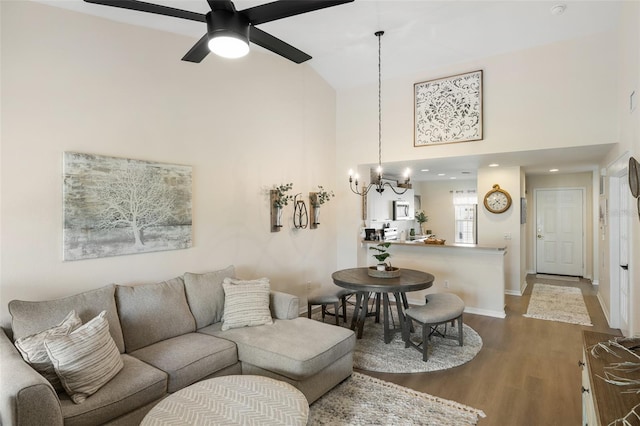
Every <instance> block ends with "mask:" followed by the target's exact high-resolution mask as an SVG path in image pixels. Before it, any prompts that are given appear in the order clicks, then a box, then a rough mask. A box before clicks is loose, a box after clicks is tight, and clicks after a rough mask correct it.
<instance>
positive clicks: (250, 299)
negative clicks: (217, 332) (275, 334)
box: [222, 278, 273, 330]
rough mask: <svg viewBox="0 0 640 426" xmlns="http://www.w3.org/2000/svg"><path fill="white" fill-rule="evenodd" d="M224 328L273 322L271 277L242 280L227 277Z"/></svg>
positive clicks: (224, 287)
mask: <svg viewBox="0 0 640 426" xmlns="http://www.w3.org/2000/svg"><path fill="white" fill-rule="evenodd" d="M222 288H223V289H224V314H223V315H222V330H229V329H232V328H239V327H251V326H254V325H264V324H273V320H272V319H271V311H269V290H270V289H269V279H267V278H261V279H259V280H252V281H242V280H234V279H232V278H225V279H224V281H223V282H222Z"/></svg>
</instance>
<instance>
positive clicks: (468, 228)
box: [453, 190, 478, 244]
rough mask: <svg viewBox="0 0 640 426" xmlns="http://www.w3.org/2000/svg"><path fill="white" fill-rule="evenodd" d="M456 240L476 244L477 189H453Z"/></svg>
mask: <svg viewBox="0 0 640 426" xmlns="http://www.w3.org/2000/svg"><path fill="white" fill-rule="evenodd" d="M453 207H454V210H455V242H456V243H464V244H476V242H477V220H476V212H477V210H478V196H477V195H476V191H475V190H466V191H453Z"/></svg>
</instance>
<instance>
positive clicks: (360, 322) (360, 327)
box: [356, 291, 369, 339]
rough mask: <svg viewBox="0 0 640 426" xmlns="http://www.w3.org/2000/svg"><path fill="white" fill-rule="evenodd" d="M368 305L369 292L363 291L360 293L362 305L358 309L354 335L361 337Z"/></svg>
mask: <svg viewBox="0 0 640 426" xmlns="http://www.w3.org/2000/svg"><path fill="white" fill-rule="evenodd" d="M368 306H369V292H366V291H365V292H364V293H363V295H362V307H361V310H360V317H359V318H358V327H357V330H356V337H357V338H358V339H362V331H363V330H364V322H365V321H366V319H367V308H368Z"/></svg>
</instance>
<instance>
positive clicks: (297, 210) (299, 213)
mask: <svg viewBox="0 0 640 426" xmlns="http://www.w3.org/2000/svg"><path fill="white" fill-rule="evenodd" d="M298 195H302V194H296V196H295V197H294V198H293V201H294V202H295V204H294V209H293V226H295V227H296V229H305V228H306V227H307V226H308V225H309V215H308V213H307V205H306V204H305V202H304V200H298Z"/></svg>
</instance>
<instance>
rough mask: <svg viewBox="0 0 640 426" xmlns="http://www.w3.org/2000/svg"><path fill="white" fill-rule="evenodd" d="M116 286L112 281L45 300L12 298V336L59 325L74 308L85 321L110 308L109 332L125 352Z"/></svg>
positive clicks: (27, 334) (15, 336) (20, 335)
mask: <svg viewBox="0 0 640 426" xmlns="http://www.w3.org/2000/svg"><path fill="white" fill-rule="evenodd" d="M115 289H116V287H115V286H114V285H113V284H111V285H108V286H105V287H102V288H99V289H97V290H91V291H86V292H84V293H80V294H76V295H73V296H69V297H65V298H62V299H55V300H47V301H43V302H27V301H22V300H12V301H11V302H9V313H11V328H12V329H13V338H14V340H15V339H19V338H21V337H26V336H29V335H32V334H35V333H39V332H41V331H43V330H46V329H48V328H51V327H53V326H55V325H56V324H59V323H60V322H61V321H62V320H63V319H64V318H65V317H66V316H67V314H69V312H71V311H72V310H75V311H76V312H77V313H78V316H79V317H80V319H81V320H82V322H83V323H86V322H88V321H90V320H91V319H92V318H95V317H96V316H97V315H98V314H99V313H100V312H102V311H107V315H106V318H107V321H108V322H109V333H110V334H111V337H113V341H114V342H115V343H116V346H117V347H118V351H119V352H120V353H123V352H124V339H123V336H122V328H121V327H120V319H119V318H118V309H117V308H116V301H115V297H114V293H115Z"/></svg>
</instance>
